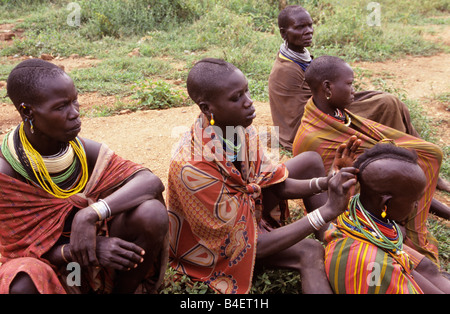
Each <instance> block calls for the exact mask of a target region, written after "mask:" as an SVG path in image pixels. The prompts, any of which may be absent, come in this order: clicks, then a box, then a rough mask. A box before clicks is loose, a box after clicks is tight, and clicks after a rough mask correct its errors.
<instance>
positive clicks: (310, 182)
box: [309, 178, 325, 194]
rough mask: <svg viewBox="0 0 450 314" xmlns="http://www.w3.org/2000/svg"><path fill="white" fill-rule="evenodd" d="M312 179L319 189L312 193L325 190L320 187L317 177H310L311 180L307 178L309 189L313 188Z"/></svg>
mask: <svg viewBox="0 0 450 314" xmlns="http://www.w3.org/2000/svg"><path fill="white" fill-rule="evenodd" d="M313 180H315V181H314V183H315V185H316V188H317V190H319V191H318V192H315V193H314V194H319V193H322V192H323V191H325V190H323V189H322V188H321V187H320V185H319V178H312V179H311V180H309V189H310V190H312V189H313V188H312V182H313Z"/></svg>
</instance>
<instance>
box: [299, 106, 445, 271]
mask: <svg viewBox="0 0 450 314" xmlns="http://www.w3.org/2000/svg"><path fill="white" fill-rule="evenodd" d="M346 112H347V114H348V115H349V116H350V118H351V125H350V126H345V125H344V124H343V123H341V122H339V121H338V120H337V119H335V118H333V117H331V116H329V115H327V114H326V113H324V112H322V111H321V110H320V109H318V108H317V107H316V106H315V104H314V102H313V100H312V98H311V99H310V100H309V101H308V103H307V104H306V107H305V114H304V116H303V119H302V123H301V125H300V127H299V129H298V131H297V135H296V137H295V140H294V148H293V153H294V156H295V155H298V154H300V153H302V152H305V151H316V152H317V153H319V154H320V155H321V156H322V160H323V163H324V165H325V169H326V170H327V171H328V170H329V169H330V167H331V165H332V163H333V160H334V155H335V152H336V149H337V147H338V146H339V145H340V144H342V143H343V142H345V141H346V140H348V138H349V137H350V136H352V135H356V136H357V137H358V138H359V139H361V141H362V144H361V146H360V147H359V150H358V151H357V155H360V154H362V153H363V152H364V150H365V149H368V148H371V147H373V146H374V145H375V144H377V143H379V142H381V141H387V142H390V141H392V142H394V143H395V144H396V145H397V146H399V147H404V148H409V149H414V150H416V152H417V154H418V156H419V159H418V163H419V165H420V167H421V168H422V170H423V171H424V172H425V175H426V178H427V187H426V190H425V194H424V196H423V197H422V198H421V199H420V202H419V205H418V206H417V208H416V209H415V210H414V211H413V213H412V214H411V215H410V217H409V218H408V222H407V223H406V226H405V227H406V230H407V241H406V244H408V245H409V246H411V247H412V248H414V249H415V250H417V251H419V252H420V253H422V254H424V255H426V256H427V257H429V258H430V259H431V260H432V261H434V262H435V263H436V264H439V258H438V248H437V241H436V239H435V238H434V237H433V236H432V235H431V234H430V233H429V232H428V229H427V225H426V223H427V218H428V212H429V210H430V205H431V201H432V199H433V195H434V191H435V189H436V183H437V180H438V177H439V168H440V166H441V162H442V151H441V149H440V148H439V147H438V146H436V145H434V144H432V143H429V142H426V141H424V140H422V139H420V138H417V137H414V136H411V135H408V134H406V133H403V132H400V131H398V130H395V129H392V128H390V127H387V126H385V125H382V124H379V123H377V122H374V121H371V120H368V119H365V118H362V117H360V116H357V115H354V114H352V113H351V112H349V111H348V110H346Z"/></svg>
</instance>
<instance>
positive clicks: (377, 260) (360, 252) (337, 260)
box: [324, 224, 422, 294]
mask: <svg viewBox="0 0 450 314" xmlns="http://www.w3.org/2000/svg"><path fill="white" fill-rule="evenodd" d="M324 240H325V242H326V243H327V246H326V248H325V271H326V273H327V276H328V280H329V282H330V285H331V287H332V289H333V291H334V292H335V293H336V294H419V293H422V290H421V289H420V287H419V286H418V285H417V283H416V282H415V281H414V278H413V277H412V276H411V275H410V272H411V268H410V267H409V266H408V265H407V263H405V262H402V263H400V262H399V257H397V256H395V258H394V257H393V255H391V253H388V252H385V251H384V250H382V249H381V248H379V247H377V246H375V245H374V244H372V243H370V242H368V241H365V240H363V239H359V238H356V237H353V236H352V235H350V234H348V233H346V232H345V233H344V232H343V231H342V230H341V229H339V226H336V225H334V224H332V225H331V226H330V229H329V230H327V232H326V233H325V238H324ZM402 255H403V256H402V257H403V259H405V260H409V257H408V256H407V253H406V252H404V253H403V254H402ZM402 264H406V265H407V266H404V265H403V266H402Z"/></svg>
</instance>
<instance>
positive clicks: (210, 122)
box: [209, 113, 216, 125]
mask: <svg viewBox="0 0 450 314" xmlns="http://www.w3.org/2000/svg"><path fill="white" fill-rule="evenodd" d="M214 123H216V121H214V115H213V114H212V113H211V120H209V124H211V125H214Z"/></svg>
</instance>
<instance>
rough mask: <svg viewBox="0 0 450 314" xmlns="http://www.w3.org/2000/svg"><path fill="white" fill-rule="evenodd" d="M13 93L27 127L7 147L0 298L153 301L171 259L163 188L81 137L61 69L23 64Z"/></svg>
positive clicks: (14, 75) (0, 165) (0, 180)
mask: <svg viewBox="0 0 450 314" xmlns="http://www.w3.org/2000/svg"><path fill="white" fill-rule="evenodd" d="M7 92H8V96H9V97H10V98H11V100H12V102H13V103H14V105H15V106H16V108H17V111H18V112H19V114H20V116H21V117H22V120H23V122H21V123H20V124H19V125H18V126H17V128H16V129H15V130H13V131H11V132H10V133H8V134H7V135H6V136H5V138H4V141H3V144H2V146H1V154H0V187H1V194H2V198H1V201H0V220H1V222H2V224H1V229H0V243H1V245H0V253H1V263H2V265H1V266H0V293H42V294H49V293H77V292H78V293H80V292H81V293H93V292H97V293H108V292H114V293H133V292H136V291H137V289H138V290H139V291H140V292H144V291H148V292H155V291H156V289H157V288H158V286H159V284H160V283H161V281H162V279H163V276H164V272H165V268H166V263H167V258H168V254H167V253H168V250H167V249H168V239H167V235H168V216H167V210H166V207H165V205H164V200H163V198H162V192H163V190H164V186H163V184H162V182H161V180H160V179H159V178H158V177H156V176H155V175H153V174H152V173H151V172H150V171H149V170H148V169H145V168H143V167H142V166H140V165H137V164H135V163H133V162H131V161H127V160H124V159H122V158H120V157H119V156H117V155H116V154H114V152H112V151H111V150H110V149H109V148H108V147H107V146H106V145H104V144H103V145H102V144H100V143H97V142H94V141H92V140H88V139H83V138H79V137H78V133H79V132H80V129H81V121H80V114H79V106H80V105H79V103H78V100H77V97H78V93H77V90H76V88H75V86H74V83H73V81H72V79H71V78H70V77H69V76H68V75H67V74H66V73H65V72H64V71H63V70H61V69H60V68H59V67H57V66H56V65H54V64H52V63H49V62H47V61H43V60H40V59H29V60H26V61H23V62H21V63H20V64H18V65H17V66H16V67H15V68H14V69H13V70H12V71H11V73H10V75H9V77H8V81H7ZM71 262H75V263H78V266H79V268H78V269H79V273H74V274H72V273H71V272H69V271H72V270H75V269H77V268H76V266H75V264H70V265H68V264H69V263H71ZM68 266H70V267H68ZM69 274H70V275H71V276H70V278H67V280H66V277H67V276H68V275H69ZM69 279H70V280H69Z"/></svg>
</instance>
